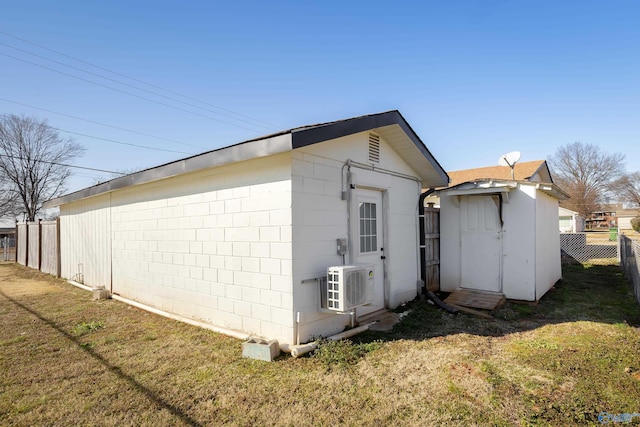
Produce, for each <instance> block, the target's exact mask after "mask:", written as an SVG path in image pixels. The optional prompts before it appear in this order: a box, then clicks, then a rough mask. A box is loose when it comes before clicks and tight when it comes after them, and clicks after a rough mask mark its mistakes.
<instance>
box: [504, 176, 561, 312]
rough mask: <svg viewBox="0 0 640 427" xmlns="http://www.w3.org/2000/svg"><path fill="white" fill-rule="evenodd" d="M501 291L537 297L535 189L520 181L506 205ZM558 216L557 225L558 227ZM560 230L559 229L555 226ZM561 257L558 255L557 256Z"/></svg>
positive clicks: (525, 297) (512, 295) (513, 296)
mask: <svg viewBox="0 0 640 427" xmlns="http://www.w3.org/2000/svg"><path fill="white" fill-rule="evenodd" d="M503 211H504V219H505V223H504V228H505V230H506V231H505V232H504V236H503V257H502V263H503V264H502V293H504V295H505V297H507V298H510V299H518V300H525V301H533V300H535V290H536V271H535V265H536V238H537V237H536V189H535V187H533V186H527V185H520V186H519V187H518V188H517V189H514V190H512V191H510V192H509V203H505V204H504V205H503ZM557 224H558V221H557V217H556V224H555V228H557ZM556 234H557V230H556ZM558 259H559V258H558Z"/></svg>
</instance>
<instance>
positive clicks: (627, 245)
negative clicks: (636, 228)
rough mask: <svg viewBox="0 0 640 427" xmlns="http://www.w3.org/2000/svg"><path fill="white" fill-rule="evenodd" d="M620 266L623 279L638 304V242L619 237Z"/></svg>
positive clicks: (639, 269) (639, 251)
mask: <svg viewBox="0 0 640 427" xmlns="http://www.w3.org/2000/svg"><path fill="white" fill-rule="evenodd" d="M620 264H621V266H622V269H623V271H624V277H626V278H627V280H628V281H629V282H631V284H632V285H633V292H634V294H635V295H636V300H637V301H638V302H639V303H640V240H632V239H630V238H628V237H626V236H621V237H620Z"/></svg>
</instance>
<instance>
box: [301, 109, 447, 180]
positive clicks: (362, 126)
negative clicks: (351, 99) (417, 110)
mask: <svg viewBox="0 0 640 427" xmlns="http://www.w3.org/2000/svg"><path fill="white" fill-rule="evenodd" d="M391 126H399V127H400V128H401V129H402V131H403V132H404V134H405V135H406V141H407V147H409V146H410V147H411V150H410V153H411V154H410V155H406V154H405V155H403V152H401V151H400V152H399V154H400V156H401V157H402V158H403V160H404V161H405V162H407V164H409V166H411V168H412V169H413V170H414V171H416V173H417V174H418V175H419V176H418V177H419V178H420V180H421V181H422V183H423V185H424V186H426V187H434V188H435V187H443V186H446V185H448V184H449V175H447V173H446V171H445V170H444V168H443V167H442V166H441V165H440V164H439V163H438V161H437V160H436V159H435V157H433V155H432V154H431V152H430V151H429V150H428V149H427V147H426V145H425V144H424V143H423V142H422V140H421V139H420V137H419V136H418V135H417V134H416V133H415V131H414V130H413V129H412V128H411V126H410V125H409V123H408V122H407V121H406V120H405V119H404V117H403V116H402V114H400V112H399V111H397V110H393V111H388V112H386V113H381V114H372V115H369V116H362V117H356V118H353V119H348V120H343V121H340V122H334V123H329V124H326V125H323V126H314V127H309V128H300V129H294V130H293V131H292V147H293V148H294V149H296V148H301V147H305V146H308V145H312V144H316V143H318V142H322V141H328V140H331V139H336V138H340V137H343V136H348V135H353V134H356V133H360V132H366V131H370V130H376V129H378V130H384V128H388V127H391Z"/></svg>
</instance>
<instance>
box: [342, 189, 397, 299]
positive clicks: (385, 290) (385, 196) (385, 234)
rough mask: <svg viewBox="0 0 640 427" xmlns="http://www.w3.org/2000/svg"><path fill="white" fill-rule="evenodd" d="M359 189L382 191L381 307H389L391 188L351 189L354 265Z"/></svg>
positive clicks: (351, 255) (351, 260) (354, 261)
mask: <svg viewBox="0 0 640 427" xmlns="http://www.w3.org/2000/svg"><path fill="white" fill-rule="evenodd" d="M358 190H369V191H375V192H378V193H380V196H381V200H382V203H381V205H382V206H381V208H382V212H381V220H382V224H381V227H382V228H381V229H382V242H381V244H382V248H383V251H382V253H383V258H382V259H381V261H382V262H381V265H382V294H383V307H381V309H387V308H389V300H390V293H391V292H390V284H389V280H388V275H387V271H388V262H389V245H388V242H389V227H388V222H389V221H388V210H389V189H388V188H381V187H376V186H369V185H362V184H358V185H354V186H353V188H352V191H351V197H350V198H351V200H350V201H349V211H350V214H349V264H351V265H354V264H357V263H358V252H357V248H358V244H356V243H355V236H359V222H358V219H359V218H358V217H359V213H358V198H357V192H358Z"/></svg>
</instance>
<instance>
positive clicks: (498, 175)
mask: <svg viewBox="0 0 640 427" xmlns="http://www.w3.org/2000/svg"><path fill="white" fill-rule="evenodd" d="M448 174H449V177H450V178H451V183H450V184H449V186H455V185H458V184H462V183H463V182H469V181H475V180H479V179H500V180H512V177H511V168H510V167H509V166H489V167H484V168H475V169H465V170H459V171H453V172H448ZM513 178H514V179H515V180H516V181H535V182H549V183H552V182H553V179H552V178H551V173H550V172H549V167H548V165H547V162H546V161H544V160H533V161H531V162H521V163H516V165H515V168H514V177H513Z"/></svg>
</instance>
